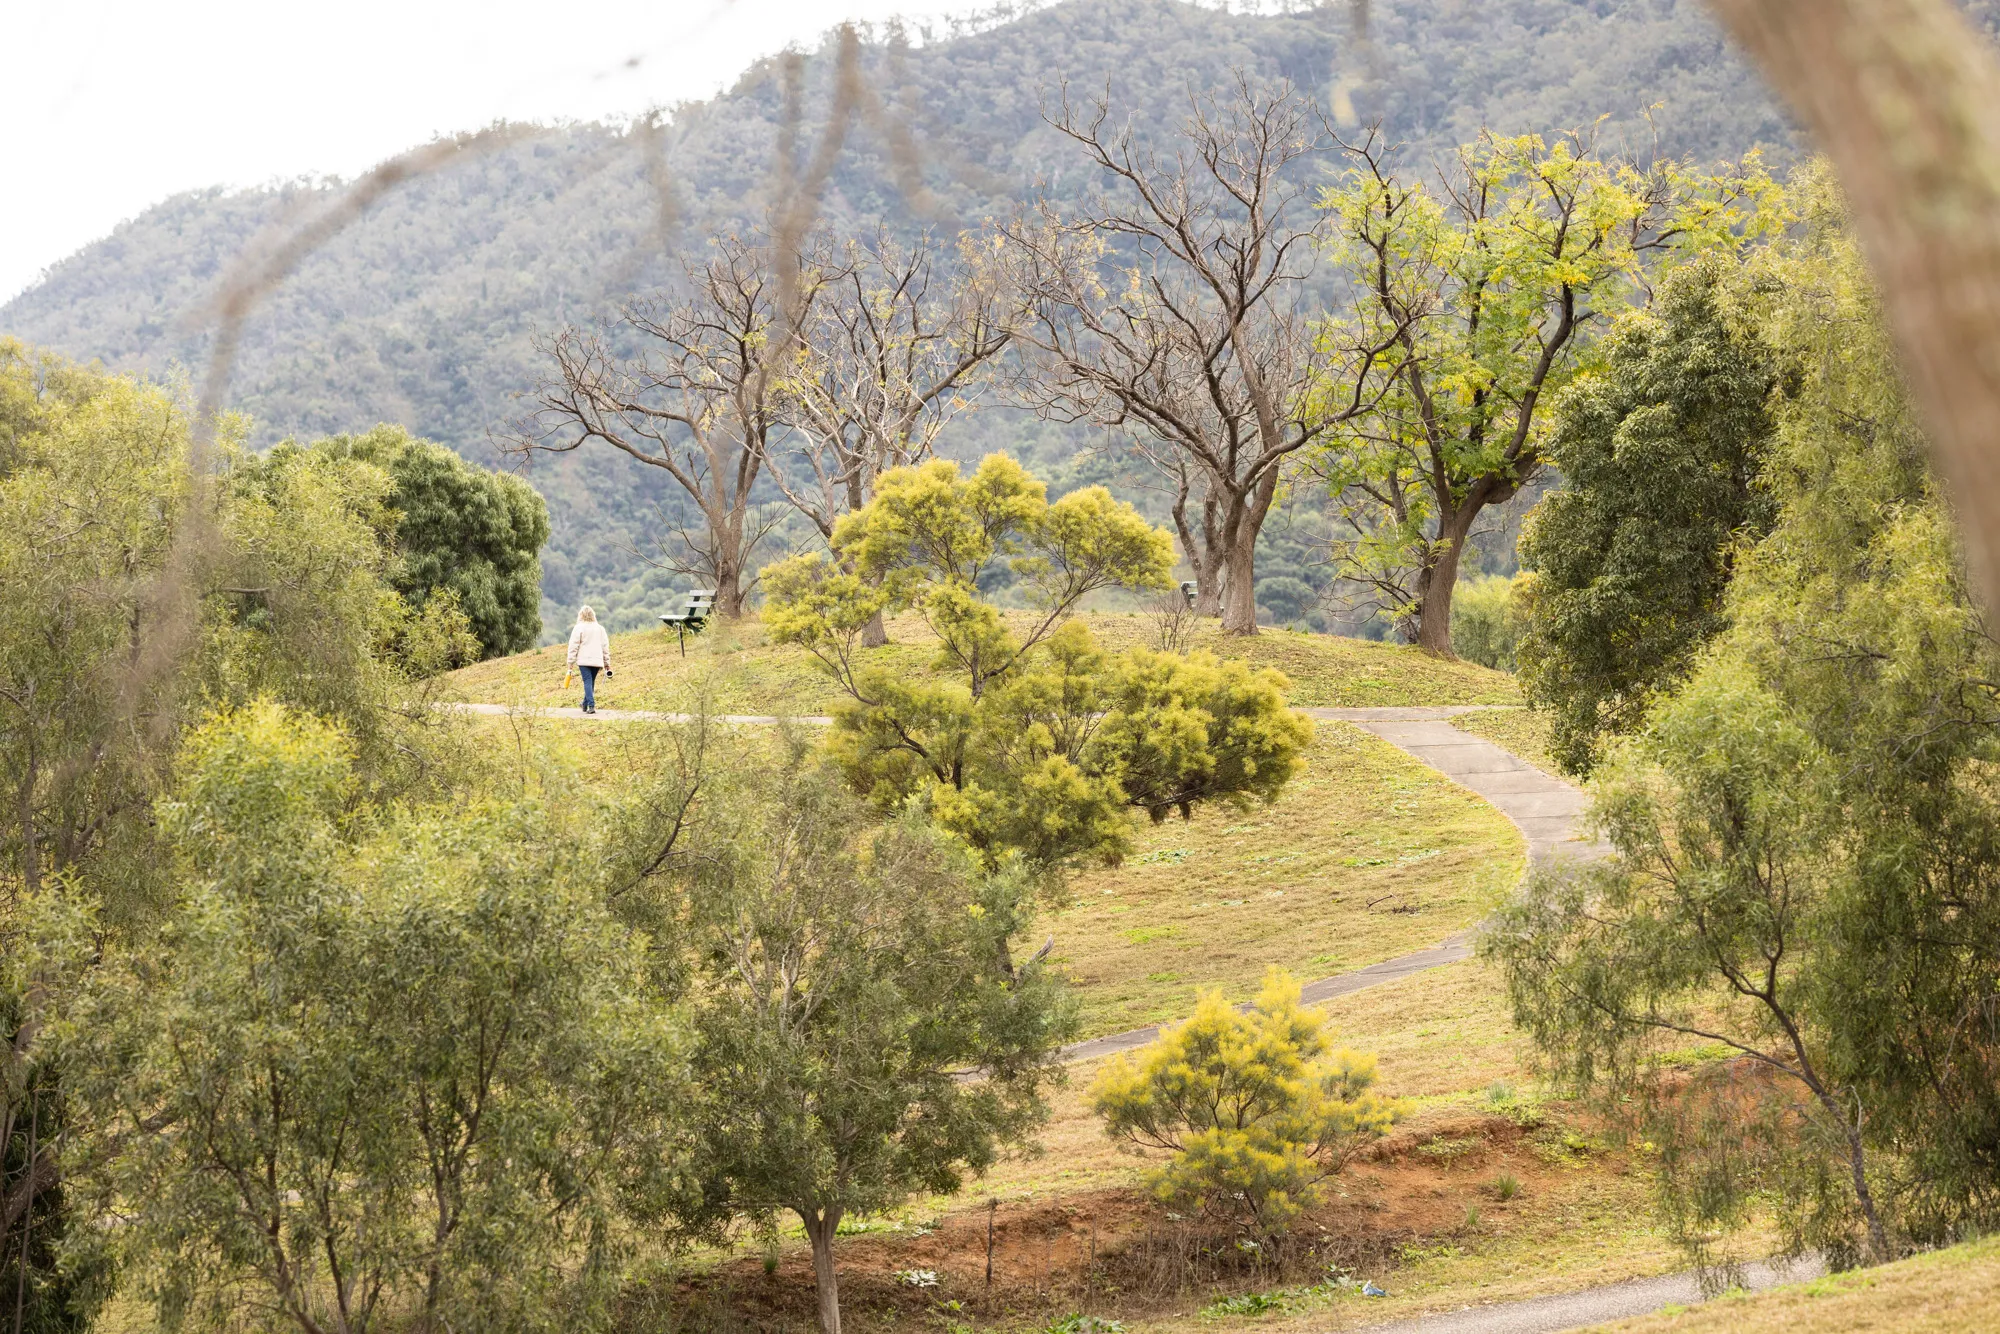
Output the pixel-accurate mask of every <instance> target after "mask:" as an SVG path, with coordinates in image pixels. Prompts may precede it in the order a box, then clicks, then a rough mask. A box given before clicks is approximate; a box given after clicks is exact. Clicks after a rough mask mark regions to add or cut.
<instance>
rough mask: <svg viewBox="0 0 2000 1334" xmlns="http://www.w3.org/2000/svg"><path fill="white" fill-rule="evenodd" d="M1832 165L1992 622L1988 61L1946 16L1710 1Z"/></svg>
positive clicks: (1961, 22)
mask: <svg viewBox="0 0 2000 1334" xmlns="http://www.w3.org/2000/svg"><path fill="white" fill-rule="evenodd" d="M1710 4H1711V7H1712V8H1713V9H1714V10H1715V12H1716V14H1717V15H1718V16H1719V17H1720V18H1721V19H1722V21H1723V23H1724V24H1725V25H1727V26H1728V28H1729V30H1730V31H1731V32H1732V33H1733V34H1734V35H1735V36H1736V38H1737V40H1738V41H1740V42H1742V43H1743V45H1744V46H1745V47H1747V48H1748V49H1749V51H1750V52H1751V54H1752V55H1754V56H1755V57H1756V59H1757V60H1758V62H1759V63H1760V64H1761V65H1762V66H1763V68H1764V72H1765V73H1766V74H1767V75H1769V76H1770V79H1771V82H1772V83H1773V84H1775V85H1776V87H1777V89H1778V91H1779V92H1780V93H1781V94H1782V95H1783V96H1784V98H1785V100H1786V101H1787V102H1789V103H1790V104H1791V107H1792V109H1793V111H1794V112H1795V113H1796V114H1797V115H1798V116H1799V118H1800V119H1801V120H1802V121H1804V122H1805V124H1806V126H1807V128H1808V129H1809V130H1810V131H1811V132H1812V135H1813V137H1814V139H1815V140H1816V141H1817V142H1818V144H1819V146H1820V148H1821V149H1823V150H1824V151H1825V152H1826V154H1827V155H1828V156H1829V157H1830V158H1832V160H1833V163H1834V167H1835V169H1836V170H1837V171H1838V172H1839V174H1840V180H1841V183H1842V185H1843V186H1844V187H1845V190H1846V194H1847V198H1848V201H1849V206H1850V207H1851V208H1852V209H1853V212H1854V219H1855V225H1856V227H1857V229H1858V230H1859V232H1860V235H1861V239H1862V242H1863V244H1864V245H1865V246H1866V248H1867V251H1868V256H1869V260H1870V262H1871V264H1872V265H1873V267H1874V269H1875V273H1876V278H1877V281H1878V282H1879V284H1880V286H1881V289H1882V300H1883V305H1884V307H1885V309H1886V312H1887V314H1888V317H1889V323H1890V327H1891V328H1892V329H1893V330H1894V331H1895V334H1896V341H1897V344H1898V346H1899V347H1900V349H1901V351H1902V354H1903V362H1904V364H1903V370H1904V374H1905V375H1906V376H1907V377H1908V379H1909V382H1910V388H1911V390H1912V392H1913V393H1914V394H1915V395H1916V399H1917V403H1918V406H1919V408H1920V410H1921V412H1922V413H1923V416H1924V419H1925V424H1926V426H1927V427H1928V428H1929V435H1930V438H1931V442H1932V444H1931V448H1932V451H1933V453H1934V455H1935V458H1936V462H1937V465H1938V470H1939V472H1940V473H1941V474H1942V476H1943V478H1944V480H1945V482H1946V484H1947V485H1948V486H1949V488H1950V490H1951V494H1952V496H1953V499H1954V504H1955V505H1956V506H1957V510H1958V519H1959V526H1960V528H1961V530H1962V531H1963V533H1964V535H1965V543H1966V554H1967V559H1968V561H1969V563H1970V566H1971V574H1972V578H1973V581H1974V584H1975V585H1976V587H1977V589H1978V591H1979V593H1980V595H1981V596H1982V597H1983V598H1984V599H1985V601H1986V605H1987V607H1988V609H1989V610H2000V59H1996V55H1995V52H1994V50H1993V47H1992V45H1991V44H1990V43H1989V42H1987V41H1986V39H1985V38H1984V37H1982V36H1981V35H1980V34H1979V33H1978V32H1977V31H1976V30H1974V28H1973V27H1972V25H1971V24H1970V23H1968V22H1967V21H1966V20H1965V18H1964V16H1963V15H1961V14H1960V13H1959V12H1958V10H1957V8H1956V7H1955V6H1953V5H1952V4H1951V3H1949V0H1710Z"/></svg>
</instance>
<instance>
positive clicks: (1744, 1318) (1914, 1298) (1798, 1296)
mask: <svg viewBox="0 0 2000 1334" xmlns="http://www.w3.org/2000/svg"><path fill="white" fill-rule="evenodd" d="M1598 1328H1599V1329H1600V1330H1603V1331H1605V1332H1606V1334H1611V1332H1612V1331H1617V1332H1618V1334H1666V1331H1669V1330H1671V1331H1675V1332H1676V1334H1680V1332H1681V1331H1688V1332H1689V1334H1694V1332H1695V1331H1709V1330H1713V1331H1721V1330H1728V1331H1731V1334H1845V1332H1846V1331H1849V1330H1854V1331H1866V1330H1885V1331H1886V1330H1895V1331H1897V1332H1898V1334H1958V1332H1959V1331H1966V1332H1967V1334H1970V1331H1975V1330H1978V1331H1984V1330H1993V1329H2000V1238H1995V1237H1989V1238H1987V1239H1985V1240H1983V1241H1975V1242H1970V1243H1968V1244H1966V1245H1964V1246H1954V1247H1952V1248H1950V1249H1949V1250H1942V1251H1933V1252H1931V1253H1930V1254H1929V1255H1919V1256H1916V1257H1914V1258H1912V1259H1908V1260H1903V1261H1900V1262H1898V1263H1896V1264H1892V1265H1883V1266H1882V1267H1880V1268H1879V1269H1863V1270H1858V1271H1856V1272H1854V1273H1849V1274H1831V1275H1828V1276H1827V1277H1825V1278H1819V1279H1814V1280H1812V1281H1811V1282H1807V1283H1800V1284H1796V1285H1792V1286H1788V1287H1784V1288H1780V1289H1777V1290H1775V1291H1771V1292H1764V1293H1759V1294H1757V1295H1756V1296H1742V1295H1730V1296H1725V1297H1721V1298H1718V1299H1716V1300H1715V1301H1712V1302H1707V1303H1704V1304H1702V1305H1700V1306H1695V1307H1689V1308H1681V1309H1674V1308H1670V1309H1669V1310H1667V1311H1663V1312H1661V1313H1660V1314H1658V1315H1653V1316H1646V1317H1644V1318H1642V1319H1637V1320H1623V1321H1619V1322H1617V1323H1614V1324H1609V1325H1600V1326H1598Z"/></svg>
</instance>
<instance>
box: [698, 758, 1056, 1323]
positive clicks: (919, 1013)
mask: <svg viewBox="0 0 2000 1334" xmlns="http://www.w3.org/2000/svg"><path fill="white" fill-rule="evenodd" d="M747 777H748V775H739V780H740V779H743V778H747ZM710 810H711V813H712V816H713V818H712V819H711V820H709V821H708V822H705V823H704V824H703V825H701V826H699V827H698V828H697V829H696V830H694V831H693V832H692V834H691V839H690V844H689V851H690V853H691V855H690V856H689V857H687V858H686V859H685V860H684V861H683V862H682V863H681V868H680V875H681V877H682V879H683V881H684V883H685V903H686V913H685V917H684V919H683V921H684V930H685V936H684V937H683V939H684V940H685V942H686V944H687V945H688V946H689V947H690V948H689V951H688V956H689V958H690V959H691V960H692V961H693V962H692V968H693V972H692V973H691V974H690V980H691V983H692V985H691V986H690V988H689V996H690V1000H689V1006H690V1011H691V1015H690V1022H691V1025H692V1029H693V1032H694V1034H695V1038H696V1041H695V1044H694V1047H693V1074H694V1076H695V1078H696V1080H697V1086H698V1087H699V1088H700V1089H701V1090H703V1097H702V1100H701V1102H700V1104H699V1117H700V1122H701V1130H700V1133H699V1135H698V1137H697V1138H698V1141H699V1144H698V1147H697V1149H696V1167H695V1172H696V1175H697V1176H698V1178H699V1179H700V1181H701V1182H702V1195H703V1198H704V1199H706V1200H707V1201H709V1203H710V1207H711V1208H713V1209H715V1210H718V1211H721V1212H723V1213H725V1214H728V1215H732V1216H741V1215H745V1214H748V1215H753V1216H754V1215H764V1216H768V1215H769V1214H771V1213H772V1212H775V1211H779V1210H784V1211H789V1212H791V1213H793V1214H795V1215H797V1217H798V1219H799V1221H800V1222H801V1223H802V1224H803V1225H804V1227H805V1231H806V1236H807V1238H808V1239H809V1240H810V1242H811V1245H812V1256H813V1276H814V1280H815V1283H816V1286H817V1291H818V1298H819V1323H820V1328H821V1330H822V1331H823V1334H840V1326H841V1319H840V1281H839V1273H838V1270H837V1268H836V1266H835V1257H834V1238H835V1237H836V1236H837V1235H838V1234H839V1231H840V1225H841V1221H842V1220H843V1219H844V1218H847V1217H848V1216H850V1215H853V1214H858V1213H866V1212H877V1211H880V1210H883V1209H886V1208H889V1207H891V1206H893V1205H895V1204H897V1203H899V1202H901V1201H903V1200H905V1199H908V1198H909V1197H910V1196H911V1195H913V1194H918V1193H926V1194H950V1193H952V1192H954V1191H956V1190H957V1189H958V1188H959V1186H960V1184H961V1182H962V1181H963V1180H964V1178H965V1177H966V1176H967V1175H977V1174H979V1173H981V1172H983V1171H984V1170H985V1169H986V1168H987V1167H988V1166H990V1165H991V1164H992V1163H993V1161H994V1159H995V1156H996V1154H997V1152H998V1151H999V1149H1000V1148H1001V1147H1002V1146H1003V1145H1007V1144H1009V1143H1014V1142H1018V1141H1019V1140H1020V1139H1021V1138H1022V1137H1023V1136H1025V1135H1026V1134H1027V1133H1028V1132H1029V1131H1030V1130H1031V1129H1032V1128H1033V1127H1034V1126H1035V1125H1036V1124H1037V1123H1038V1122H1040V1121H1041V1120H1042V1119H1043V1118H1044V1117H1045V1116H1046V1105H1045V1101H1044V1091H1045V1090H1046V1089H1047V1088H1048V1087H1049V1085H1050V1084H1051V1083H1052V1082H1054V1081H1055V1079H1056V1078H1057V1077H1058V1072H1059V1070H1060V1055H1059V1050H1060V1046H1061V1044H1062V1042H1063V1041H1064V1039H1065V1038H1067V1037H1068V1036H1069V1035H1070V1033H1071V1032H1072V1031H1073V1028H1074V1006H1073V1004H1072V1003H1071V1002H1070V1000H1069V998H1068V997H1067V995H1066V993H1065V992H1064V990H1063V988H1062V985H1061V982H1060V981H1059V979H1057V978H1056V977H1054V976H1053V975H1052V974H1051V973H1050V972H1049V971H1048V970H1046V969H1044V968H1043V967H1042V966H1041V965H1040V964H1039V963H1031V964H1029V965H1027V966H1025V967H1021V968H1009V967H1006V966H1005V960H1006V958H1007V948H1006V943H1007V939H1008V937H1009V936H1010V935H1011V934H1012V933H1014V932H1015V931H1016V930H1018V929H1019V927H1020V925H1021V921H1022V917H1021V913H1020V911H1019V908H1020V902H1021V895H1022V885H1021V883H1020V881H1021V878H1020V877H1019V876H1012V877H1009V876H1005V875H998V876H996V875H992V874H988V873H987V872H985V871H984V870H983V869H982V868H981V867H980V866H979V864H978V862H977V861H976V860H975V859H974V858H973V857H972V856H970V855H969V854H968V853H967V852H966V851H965V849H964V848H963V847H962V846H959V845H957V844H955V843H954V842H953V841H952V840H950V839H948V838H944V837H942V836H940V835H939V834H938V833H937V832H936V831H935V830H933V829H930V828H929V827H927V826H926V825H925V824H923V823H922V822H921V821H920V820H918V819H916V818H914V817H913V816H907V815H906V817H905V818H903V819H900V820H897V821H894V822H892V823H890V824H889V825H887V826H886V827H881V828H877V829H875V830H874V831H872V832H870V833H866V834H864V835H863V836H862V837H860V838H858V839H857V837H856V832H855V831H856V829H857V828H865V826H866V819H865V814H864V811H863V810H862V809H861V807H860V804H859V803H858V802H857V801H856V800H855V798H853V797H852V796H851V795H849V794H848V793H846V792H844V791H843V790H842V785H841V784H840V783H839V782H838V780H837V777H836V776H834V775H831V774H829V773H827V772H825V771H824V770H823V769H819V768H817V767H816V766H814V765H813V764H812V763H811V762H809V761H808V760H807V758H806V756H805V755H804V753H803V752H798V753H794V754H793V755H792V756H791V757H790V759H789V760H788V761H787V762H784V763H782V764H781V765H780V766H778V767H777V769H776V771H775V772H773V771H772V770H771V769H769V768H766V769H762V770H760V771H759V772H758V773H757V774H756V776H755V781H754V782H741V781H739V783H738V785H737V786H736V787H735V789H734V790H732V791H731V792H730V793H729V796H728V799H727V800H726V801H724V802H721V803H718V804H716V805H713V806H711V807H710Z"/></svg>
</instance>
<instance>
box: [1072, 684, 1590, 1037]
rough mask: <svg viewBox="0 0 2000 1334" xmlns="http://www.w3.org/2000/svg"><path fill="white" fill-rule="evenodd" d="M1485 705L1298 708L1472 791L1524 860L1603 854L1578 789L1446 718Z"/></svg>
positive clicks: (1373, 972)
mask: <svg viewBox="0 0 2000 1334" xmlns="http://www.w3.org/2000/svg"><path fill="white" fill-rule="evenodd" d="M1485 707H1486V706H1482V705H1476V704H1465V705H1452V706H1442V707H1435V708H1409V709H1390V708H1374V709H1300V710H1299V712H1300V713H1303V714H1305V715H1306V716H1307V717H1308V718H1315V719H1320V720H1323V721H1326V722H1342V723H1352V724H1353V725H1354V726H1356V727H1359V728H1360V729H1361V730H1362V731H1364V732H1370V733H1373V734H1374V735H1375V736H1378V737H1380V738H1382V740H1384V741H1386V742H1388V743H1389V744H1390V745H1392V746H1395V747H1396V748H1397V749H1399V750H1402V751H1406V752H1407V753H1409V754H1410V755H1412V756H1414V757H1416V758H1417V759H1419V760H1422V761H1423V762H1424V763H1425V764H1428V765H1429V766H1430V767H1431V768H1433V769H1435V770H1437V771H1438V772H1439V773H1441V774H1443V775H1444V776H1445V777H1446V778H1449V779H1451V780H1452V781H1453V782H1454V783H1457V784H1459V785H1460V786H1462V787H1466V788H1470V789H1471V790H1472V791H1473V792H1476V793H1478V794H1479V795H1480V796H1481V797H1483V798H1485V799H1486V801H1487V802H1488V803H1490V804H1491V805H1492V806H1493V807H1494V809H1496V810H1498V811H1499V812H1500V813H1501V814H1502V815H1504V816H1506V817H1507V818H1508V819H1509V820H1511V821H1512V822H1513V823H1514V826H1515V828H1517V829H1519V830H1520V831H1521V836H1522V837H1523V838H1525V839H1526V840H1527V843H1528V859H1529V861H1531V862H1537V861H1545V860H1548V859H1551V858H1559V857H1589V856H1596V855H1600V854H1601V853H1602V851H1603V849H1602V848H1601V847H1600V846H1599V845H1596V844H1593V843H1587V842H1583V841H1581V840H1580V839H1579V837H1578V834H1577V821H1578V820H1579V819H1580V818H1581V816H1582V815H1583V811H1584V806H1585V804H1586V799H1585V797H1584V795H1583V793H1582V792H1581V791H1579V790H1578V789H1576V788H1574V787H1572V786H1570V785H1569V784H1568V783H1565V782H1563V781H1562V780H1561V779H1559V778H1554V777H1551V776H1550V775H1548V774H1545V773H1543V772H1542V771H1541V770H1540V769H1537V768H1536V767H1535V766H1534V765H1532V764H1529V763H1528V762H1527V761H1526V760H1523V759H1521V758H1519V757H1518V756H1516V755H1514V754H1513V753H1512V752H1511V751H1507V750H1504V749H1502V748H1501V747H1499V746H1497V745H1495V744H1493V743H1492V742H1491V741H1488V740H1486V739H1484V738H1483V737H1476V736H1473V735H1472V734H1471V733H1469V732H1461V731H1460V730H1459V729H1458V728H1456V727H1454V726H1452V724H1451V720H1452V719H1453V718H1456V717H1461V716H1463V715H1465V714H1468V713H1479V712H1482V711H1484V708H1485ZM1471 936H1472V933H1471V932H1469V931H1460V932H1458V933H1457V934H1455V935H1451V936H1447V937H1446V938H1445V939H1443V940H1441V941H1439V942H1438V943H1437V944H1436V945H1433V946H1432V947H1430V948H1429V949H1424V950H1418V951H1416V952H1415V953H1412V954H1404V955H1401V956H1399V957H1397V958H1394V959H1385V960H1383V961H1382V962H1381V963H1375V964H1370V965H1369V966H1368V967H1366V968H1357V969H1355V970H1354V971H1353V972H1350V973H1341V974H1339V975H1337V976H1334V977H1323V978H1321V979H1319V980H1318V981H1316V982H1309V983H1307V984H1306V985H1305V987H1304V988H1303V989H1302V992H1301V998H1302V999H1303V1000H1304V1001H1305V1002H1306V1003H1307V1004H1312V1003H1315V1002H1318V1001H1324V1000H1331V999H1333V998H1334V997H1335V996H1345V995H1347V994H1348V993H1350V992H1355V991H1360V990H1362V989H1363V988H1364V987H1372V986H1377V985H1379V984H1381V983H1383V982H1394V981H1396V980H1397V979H1399V978H1405V977H1408V976H1410V975H1411V974H1413V973H1421V972H1423V971H1424V970H1426V969H1429V968H1441V967H1443V966H1444V965H1446V964H1452V963H1458V962H1460V961H1461V960H1464V959H1468V958H1471V957H1472V944H1471ZM1159 1035H1160V1028H1159V1025H1157V1024H1155V1025H1152V1026H1151V1027H1147V1028H1134V1029H1128V1030H1127V1031H1125V1032H1123V1033H1108V1034H1106V1035H1105V1036H1103V1037H1097V1038H1090V1039H1089V1040H1087V1041H1084V1042H1077V1043H1072V1044H1071V1045H1069V1046H1068V1047H1065V1048H1063V1055H1064V1056H1065V1057H1066V1058H1067V1059H1069V1060H1072V1061H1090V1060H1095V1059H1097V1058H1098V1057H1101V1056H1111V1055H1114V1054H1116V1053H1118V1052H1122V1051H1132V1050H1135V1049H1137V1048H1139V1047H1143V1046H1145V1045H1146V1044H1147V1043H1149V1042H1151V1041H1153V1039H1155V1038H1157V1037H1159Z"/></svg>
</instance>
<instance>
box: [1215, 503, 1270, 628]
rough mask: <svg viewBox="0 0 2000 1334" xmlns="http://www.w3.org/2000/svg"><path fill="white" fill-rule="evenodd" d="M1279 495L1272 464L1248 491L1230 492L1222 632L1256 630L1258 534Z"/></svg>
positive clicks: (1224, 555)
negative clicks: (1272, 503)
mask: <svg viewBox="0 0 2000 1334" xmlns="http://www.w3.org/2000/svg"><path fill="white" fill-rule="evenodd" d="M1277 495H1278V470H1277V469H1276V468H1271V469H1269V470H1268V471H1266V472H1265V473H1264V475H1263V476H1262V477H1260V478H1259V479H1258V480H1257V484H1256V485H1255V486H1253V487H1251V488H1250V489H1249V491H1247V492H1245V493H1243V494H1241V495H1236V496H1232V497H1231V498H1230V504H1229V509H1228V513H1227V514H1226V515H1225V516H1224V521H1223V527H1222V531H1223V534H1224V536H1225V537H1226V538H1227V539H1228V547H1227V549H1226V550H1225V551H1224V552H1223V556H1222V561H1221V562H1220V563H1221V565H1222V600H1223V609H1222V633H1223V634H1225V635H1254V634H1256V633H1257V538H1258V536H1259V535H1260V534H1261V533H1262V532H1263V531H1264V519H1265V517H1266V516H1267V515H1269V514H1270V512H1271V502H1272V501H1273V500H1274V499H1276V498H1277Z"/></svg>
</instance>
